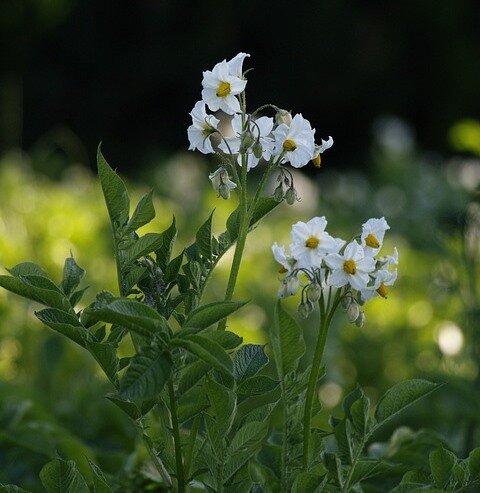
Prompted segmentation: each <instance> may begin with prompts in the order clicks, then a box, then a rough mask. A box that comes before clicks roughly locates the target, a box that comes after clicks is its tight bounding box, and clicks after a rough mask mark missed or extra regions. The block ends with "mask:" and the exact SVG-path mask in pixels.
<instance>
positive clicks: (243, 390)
mask: <svg viewBox="0 0 480 493" xmlns="http://www.w3.org/2000/svg"><path fill="white" fill-rule="evenodd" d="M277 386H278V382H277V381H276V380H273V379H272V378H270V377H267V376H266V375H255V376H254V377H252V378H248V379H246V380H243V381H242V382H241V383H240V384H239V386H238V389H237V393H238V394H239V395H243V396H249V395H261V394H264V393H266V392H270V391H271V390H273V389H275V388H277Z"/></svg>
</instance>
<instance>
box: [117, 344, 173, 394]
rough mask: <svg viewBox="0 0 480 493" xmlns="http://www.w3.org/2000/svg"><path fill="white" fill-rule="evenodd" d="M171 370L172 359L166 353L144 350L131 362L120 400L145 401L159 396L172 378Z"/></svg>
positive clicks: (121, 385)
mask: <svg viewBox="0 0 480 493" xmlns="http://www.w3.org/2000/svg"><path fill="white" fill-rule="evenodd" d="M171 370H172V362H171V358H170V355H169V354H168V353H167V352H166V351H161V350H160V349H159V348H153V347H144V348H142V350H141V352H140V353H138V354H136V355H135V356H133V358H132V359H131V360H130V365H129V366H128V368H127V371H126V373H125V376H124V377H123V379H122V381H121V384H120V392H119V396H120V398H121V399H125V400H130V401H144V400H147V399H152V398H154V397H156V396H158V394H159V393H160V392H161V390H162V389H163V386H164V385H165V383H166V382H167V380H168V378H169V377H170V373H171Z"/></svg>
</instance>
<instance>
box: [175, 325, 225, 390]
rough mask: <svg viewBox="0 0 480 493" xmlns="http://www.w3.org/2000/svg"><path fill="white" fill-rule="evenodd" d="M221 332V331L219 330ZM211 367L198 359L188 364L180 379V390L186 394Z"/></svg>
mask: <svg viewBox="0 0 480 493" xmlns="http://www.w3.org/2000/svg"><path fill="white" fill-rule="evenodd" d="M219 332H220V331H219ZM209 369H210V366H209V364H208V363H205V361H203V360H197V361H194V362H193V363H190V364H189V365H188V366H186V367H185V368H184V369H183V370H182V372H181V374H180V379H179V381H178V392H179V393H180V394H184V393H185V392H187V390H190V389H191V388H192V387H193V386H194V385H195V384H196V383H197V382H198V381H200V380H201V379H202V378H203V377H204V376H205V375H206V374H207V373H208V370H209Z"/></svg>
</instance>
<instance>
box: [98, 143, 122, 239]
mask: <svg viewBox="0 0 480 493" xmlns="http://www.w3.org/2000/svg"><path fill="white" fill-rule="evenodd" d="M97 167H98V176H99V178H100V184H101V186H102V190H103V196H104V197H105V203H106V205H107V209H108V214H109V216H110V222H111V223H112V227H113V230H114V231H116V230H117V229H118V228H119V227H122V226H124V225H125V224H126V223H127V221H128V214H129V213H130V199H129V197H128V192H127V189H126V187H125V184H124V183H123V181H122V179H121V178H120V177H119V176H118V175H117V173H115V171H113V169H112V168H111V167H110V166H109V165H108V163H107V161H105V158H104V157H103V155H102V151H101V149H100V146H98V151H97Z"/></svg>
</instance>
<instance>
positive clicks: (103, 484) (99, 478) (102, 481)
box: [88, 459, 112, 493]
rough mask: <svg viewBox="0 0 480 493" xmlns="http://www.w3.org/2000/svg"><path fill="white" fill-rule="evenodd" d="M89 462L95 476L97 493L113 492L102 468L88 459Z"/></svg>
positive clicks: (94, 486)
mask: <svg viewBox="0 0 480 493" xmlns="http://www.w3.org/2000/svg"><path fill="white" fill-rule="evenodd" d="M88 464H89V466H90V470H91V471H92V476H93V488H94V491H95V493H112V488H110V486H108V483H107V479H106V478H105V475H104V474H103V472H102V470H101V469H100V468H99V467H98V466H97V465H96V464H94V463H93V462H92V461H91V460H90V459H88Z"/></svg>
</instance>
